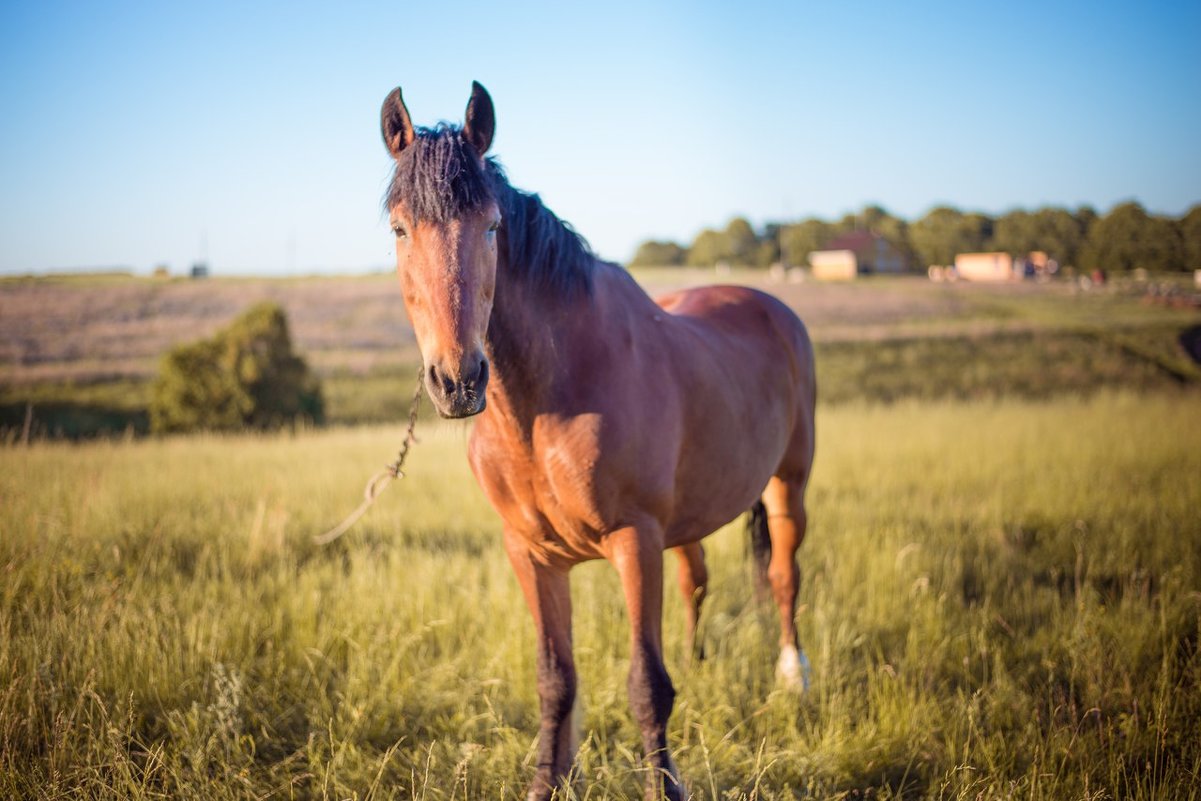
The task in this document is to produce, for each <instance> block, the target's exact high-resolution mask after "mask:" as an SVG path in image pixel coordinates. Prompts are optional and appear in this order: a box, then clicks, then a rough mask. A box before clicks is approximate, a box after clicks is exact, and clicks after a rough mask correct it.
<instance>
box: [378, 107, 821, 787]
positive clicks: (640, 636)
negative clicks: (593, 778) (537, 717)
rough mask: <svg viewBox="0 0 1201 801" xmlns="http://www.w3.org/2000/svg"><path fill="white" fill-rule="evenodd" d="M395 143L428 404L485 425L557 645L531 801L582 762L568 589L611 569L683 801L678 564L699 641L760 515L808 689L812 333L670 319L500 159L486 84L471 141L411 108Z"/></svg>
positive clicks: (740, 310)
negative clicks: (670, 728) (805, 570)
mask: <svg viewBox="0 0 1201 801" xmlns="http://www.w3.org/2000/svg"><path fill="white" fill-rule="evenodd" d="M382 128H383V136H384V142H385V144H386V145H387V147H388V151H389V152H390V153H391V154H392V157H393V158H394V159H395V160H396V164H395V172H394V175H393V179H392V183H391V186H390V188H389V191H388V195H387V199H386V205H387V210H388V213H389V215H390V219H391V226H392V230H393V232H394V233H395V235H396V261H397V272H398V274H399V277H400V286H401V290H402V292H403V295H404V302H405V307H406V309H407V310H408V313H409V317H410V319H411V321H412V324H413V329H414V331H415V332H416V335H417V343H418V346H419V348H420V350H421V355H422V359H423V360H424V362H425V365H426V372H425V375H426V388H427V390H428V392H429V395H430V397H431V398H432V400H433V403H434V405H435V407H436V408H437V410H438V412H439V413H440V414H441V415H442V416H443V417H467V416H470V415H475V414H478V415H479V420H478V421H477V422H476V424H475V427H474V431H473V432H472V434H471V440H470V445H469V457H470V462H471V467H472V470H473V471H474V473H475V476H476V479H477V480H478V481H479V483H480V485H481V486H482V487H483V489H484V492H485V494H486V495H487V497H488V499H489V501H490V502H491V503H492V505H493V507H495V509H496V511H497V512H498V513H499V515H500V517H501V520H502V521H503V524H504V541H505V550H506V551H507V552H508V556H509V559H510V561H511V562H512V565H513V570H514V572H516V574H517V578H518V581H519V582H520V583H521V588H522V591H523V592H524V593H525V597H526V601H527V602H528V604H529V608H530V611H531V612H532V613H533V617H534V623H535V626H536V628H537V634H538V695H539V699H540V701H541V712H542V724H541V734H540V739H539V744H538V764H537V771H536V773H535V775H534V779H533V783H532V786H531V788H530V790H529V798H531V799H545V798H549V797H550V796H551V794H552V792H553V791H554V790H555V788H556V787H558V786H559V785H560V783H561V782H562V781H563V780H564V779H565V777H566V776H567V774H568V772H569V770H570V768H571V765H572V761H573V758H574V754H575V748H576V740H575V734H574V731H573V727H572V724H571V720H570V719H571V717H572V714H571V713H572V707H573V705H574V702H575V699H576V672H575V667H574V664H573V661H572V646H571V593H570V591H569V586H568V571H569V570H570V569H571V567H572V566H573V565H575V564H578V563H579V562H583V561H586V560H589V559H597V558H604V559H607V560H609V562H610V563H611V564H612V565H613V566H614V568H616V570H617V572H618V574H619V576H620V578H621V584H622V589H623V592H624V595H625V602H626V606H627V608H628V610H629V618H630V674H629V684H628V687H629V695H630V705H631V707H632V709H633V712H634V716H635V718H636V719H637V721H638V724H639V726H640V728H641V731H642V743H643V748H644V750H645V754H646V758H647V760H648V761H649V762H650V764H651V767H652V768H653V769H652V770H651V771H649V777H650V778H649V780H648V787H647V794H648V797H654V798H658V797H659V796H660V794H662V795H665V796H666V797H668V798H671V799H678V798H683V797H684V796H685V795H686V794H685V792H684V790H683V786H682V785H681V783H680V779H679V776H678V774H677V771H676V768H675V765H674V763H673V762H672V759H671V756H670V754H669V752H668V748H667V738H666V733H667V721H668V717H669V716H670V715H671V709H672V703H673V699H674V696H675V690H674V689H673V687H672V683H671V679H670V677H669V676H668V674H667V670H666V669H665V668H664V665H663V647H662V636H661V624H662V607H663V552H664V550H666V549H668V548H671V549H673V550H674V551H675V552H676V554H677V556H678V557H679V581H680V588H681V590H682V591H683V593H684V597H685V599H686V601H687V606H688V609H689V615H688V631H689V640H690V642H692V641H693V637H694V635H695V630H696V624H697V615H698V613H699V611H700V605H701V601H702V600H703V599H704V596H705V584H706V579H707V573H706V569H705V559H704V552H703V551H702V549H701V539H702V538H703V537H705V536H706V535H708V534H709V533H711V532H713V531H715V530H716V529H718V528H720V527H721V526H723V525H725V524H726V523H728V522H730V521H731V520H733V519H734V518H735V517H737V516H738V515H739V514H740V513H742V512H744V511H746V510H747V509H748V508H749V507H751V506H752V504H754V505H756V506H758V502H757V499H761V502H762V505H763V506H762V507H759V509H758V511H759V514H758V515H757V518H758V519H759V520H761V521H762V520H764V519H766V522H767V525H766V528H767V532H766V535H765V539H766V538H770V560H769V562H768V563H767V564H766V566H765V568H764V569H765V572H766V575H767V578H768V580H769V582H770V585H771V591H772V595H773V597H774V599H775V602H776V604H777V605H778V606H779V610H780V647H781V655H780V661H779V663H778V672H779V675H780V677H781V679H782V680H783V681H785V682H786V683H789V684H793V685H799V684H800V683H801V682H802V680H803V671H804V670H805V662H804V656H803V655H802V654H801V652H800V650H799V648H798V644H797V632H796V624H795V621H794V609H795V605H796V594H797V577H798V571H797V564H796V550H797V547H798V546H799V545H800V544H801V540H802V539H803V538H804V536H805V506H804V494H805V485H806V483H807V482H808V479H809V473H810V468H811V466H812V464H813V447H814V441H813V440H814V431H813V410H814V402H815V384H814V375H813V350H812V346H811V344H810V341H809V337H808V334H807V333H806V331H805V327H804V325H802V323H801V321H800V320H799V319H797V317H796V315H795V314H793V312H792V311H791V310H789V309H788V308H787V307H786V306H784V305H783V304H782V303H780V302H779V301H778V300H776V299H775V298H772V297H771V296H769V295H766V294H763V293H760V292H756V291H754V290H751V289H746V288H742V287H733V286H722V287H709V288H704V289H692V290H686V291H682V292H677V293H674V294H672V295H669V296H668V297H665V298H661V299H659V301H658V303H657V304H656V302H655V301H652V300H651V299H650V298H649V297H648V296H647V295H646V293H645V292H643V290H642V289H641V287H639V286H638V284H637V283H635V282H634V280H633V279H632V278H631V277H630V276H629V274H628V273H626V272H625V271H624V270H623V269H621V268H620V267H618V266H616V265H613V264H608V263H605V262H602V261H599V260H598V259H596V258H595V257H594V256H593V255H592V253H591V252H590V250H589V249H588V247H587V245H586V244H584V242H583V241H582V240H581V239H580V238H579V236H577V235H576V234H575V233H574V232H573V231H572V230H571V229H570V228H569V227H568V226H567V225H566V224H564V223H563V222H561V221H560V220H559V219H558V218H557V217H555V215H554V214H552V213H551V212H550V211H549V210H548V209H547V208H546V207H545V206H544V205H543V204H542V201H541V200H540V199H539V198H538V196H537V195H531V194H526V193H524V192H521V191H519V190H517V189H514V188H513V187H511V186H510V185H509V183H508V180H507V179H506V177H505V175H504V173H503V172H502V171H501V169H500V167H499V165H498V164H497V163H496V162H495V160H493V159H490V158H485V155H484V154H485V153H487V151H488V148H489V147H490V146H491V144H492V136H493V131H494V129H495V116H494V111H493V105H492V99H491V98H490V97H489V96H488V93H487V92H486V91H485V90H484V88H483V87H482V86H480V85H479V84H478V83H476V84H473V87H472V93H471V100H470V102H469V103H468V105H467V114H466V121H465V123H464V125H463V126H462V128H457V127H453V126H449V125H446V124H441V125H439V126H437V127H435V128H432V129H430V128H415V127H414V126H413V124H412V121H411V120H410V117H409V113H408V110H407V109H406V108H405V105H404V101H403V100H402V98H401V93H400V89H399V88H398V89H396V90H395V91H393V92H392V93H391V94H389V95H388V97H387V99H386V100H385V101H384V106H383V111H382ZM763 507H765V510H764V508H763ZM764 550H765V551H766V548H765V549H764Z"/></svg>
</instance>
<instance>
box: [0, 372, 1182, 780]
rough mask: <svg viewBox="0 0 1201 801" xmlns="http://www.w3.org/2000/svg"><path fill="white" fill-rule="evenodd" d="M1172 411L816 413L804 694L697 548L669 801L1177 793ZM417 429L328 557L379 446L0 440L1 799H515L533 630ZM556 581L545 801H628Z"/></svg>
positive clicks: (495, 530)
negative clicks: (553, 743) (565, 714)
mask: <svg viewBox="0 0 1201 801" xmlns="http://www.w3.org/2000/svg"><path fill="white" fill-rule="evenodd" d="M405 394H407V392H406V393H405ZM1196 409H1197V405H1196V397H1195V395H1192V394H1190V393H1179V392H1166V393H1165V392H1152V393H1149V394H1133V393H1113V392H1109V391H1101V392H1097V393H1094V394H1092V395H1091V396H1089V397H1086V398H1078V397H1066V396H1061V397H1058V398H1055V399H1052V400H1048V401H1019V400H981V401H969V402H953V401H935V402H920V403H919V402H917V401H912V400H910V401H901V402H898V403H894V404H891V405H887V406H884V405H878V404H865V403H860V402H853V403H847V404H843V405H840V406H834V407H829V408H825V409H823V410H822V412H821V415H820V418H819V437H820V439H819V445H818V462H817V469H816V472H815V475H814V480H813V485H812V489H811V496H810V499H811V506H810V509H811V511H810V518H811V521H812V525H811V529H810V534H809V538H808V540H807V541H806V543H805V545H804V547H803V548H802V551H801V557H802V559H801V563H802V576H803V579H802V582H803V583H802V596H801V604H802V611H801V612H800V615H799V623H800V628H801V632H802V638H803V641H804V643H805V644H806V646H807V649H808V652H809V656H810V658H811V659H812V661H813V668H814V685H813V688H812V690H811V692H810V693H809V694H808V695H806V696H804V697H801V698H798V697H796V696H793V695H791V694H789V693H787V692H784V691H780V690H778V689H776V687H775V685H774V683H773V678H772V670H773V663H774V657H775V654H774V648H773V643H774V639H775V637H774V632H775V622H774V620H773V619H772V614H771V612H770V610H765V609H763V608H760V607H757V606H756V605H755V604H754V603H753V602H752V600H751V592H750V590H749V587H748V576H749V567H748V565H747V562H746V557H745V553H744V542H743V539H742V532H741V530H740V527H739V526H737V525H735V526H731V527H729V528H728V529H726V530H723V531H721V532H719V533H718V534H716V535H715V536H714V537H712V538H710V539H709V540H708V541H707V542H708V553H709V565H710V569H711V572H712V574H713V580H712V584H711V593H710V600H709V601H707V603H706V609H705V615H704V620H703V624H702V625H703V636H704V639H705V643H706V647H707V652H708V655H709V658H708V659H707V660H706V661H705V662H703V663H701V664H700V665H696V666H692V667H687V666H686V664H685V659H684V654H683V642H682V640H683V611H682V605H681V603H680V601H679V599H678V598H677V597H676V595H675V594H674V593H671V594H669V597H668V603H667V625H666V636H667V643H666V650H667V660H668V666H669V669H670V670H671V672H672V674H673V676H674V678H675V682H676V685H677V688H678V690H679V696H678V699H677V704H676V709H675V713H674V715H673V717H672V721H671V729H670V737H671V741H672V743H673V744H674V746H675V748H676V756H677V761H678V762H679V764H680V768H681V771H682V773H683V775H684V777H685V778H686V780H687V781H688V783H689V787H690V789H691V790H692V792H693V793H695V794H696V797H697V798H721V799H726V798H730V799H734V798H762V799H792V798H866V797H878V798H963V799H967V798H972V799H975V798H998V799H1000V798H1031V799H1042V798H1046V799H1052V798H1054V799H1058V798H1090V799H1091V798H1136V799H1175V798H1181V799H1190V798H1191V799H1195V798H1197V797H1198V795H1199V791H1198V789H1197V787H1198V777H1199V775H1201V742H1199V740H1198V737H1197V731H1198V726H1199V725H1201V651H1199V647H1201V646H1199V642H1201V524H1199V523H1198V519H1199V518H1198V514H1197V510H1198V508H1201V478H1199V477H1201V427H1198V426H1197V424H1196V422H1197V416H1196ZM420 433H421V434H422V441H421V443H420V444H419V445H418V446H417V448H416V449H415V451H414V453H413V455H412V458H411V461H410V467H411V469H410V477H409V478H407V479H406V480H405V481H404V482H401V483H400V484H399V485H397V486H395V487H393V488H392V489H390V490H389V491H388V493H387V494H385V495H384V496H383V498H382V499H381V501H380V503H379V504H378V505H377V507H376V508H375V509H373V510H372V511H371V512H370V513H369V515H368V516H367V517H366V518H365V519H364V520H362V521H361V522H360V524H359V526H358V527H357V528H356V529H354V530H353V531H352V532H351V533H350V534H348V535H347V536H345V537H344V538H343V539H342V540H339V541H338V542H336V543H335V544H333V545H331V546H327V547H324V548H320V547H317V546H315V545H314V544H313V543H312V542H311V540H310V536H311V535H312V534H315V533H318V532H319V531H321V530H323V529H325V528H327V527H329V526H331V525H333V524H334V523H335V522H337V520H338V519H339V518H340V517H341V516H342V515H343V514H344V513H346V512H348V511H349V510H350V508H351V507H352V506H353V505H354V504H355V503H356V502H357V499H358V496H359V493H360V492H361V488H362V483H363V481H364V480H365V479H366V477H367V475H368V474H370V473H371V472H373V471H374V470H375V469H377V466H378V465H380V464H382V463H383V462H384V461H386V460H388V459H390V458H391V457H392V455H393V452H394V450H395V448H396V446H397V445H398V444H399V439H400V436H401V434H402V427H401V426H399V425H393V426H386V427H378V428H359V429H331V430H325V431H316V432H313V431H308V432H301V433H299V434H295V435H279V436H270V437H269V436H239V437H194V438H178V439H159V440H141V441H139V440H133V441H100V442H93V443H88V444H84V445H73V446H72V445H67V444H56V443H38V444H35V445H34V446H32V447H30V448H28V449H22V448H13V447H10V448H7V449H4V450H0V460H2V462H0V467H2V469H0V575H2V576H3V579H2V580H0V797H3V798H46V799H52V798H72V799H75V798H81V797H82V798H135V799H149V798H206V799H208V798H212V799H222V798H266V797H272V798H359V799H366V798H372V799H383V798H425V799H454V798H471V799H474V798H506V799H507V798H519V797H520V792H521V788H522V785H523V783H524V782H525V781H526V780H527V779H528V778H529V777H530V776H531V774H532V764H531V760H532V751H531V747H530V746H531V741H532V738H533V736H534V733H535V732H536V729H537V702H536V696H535V691H534V664H533V662H534V653H533V631H532V623H531V622H530V619H529V615H528V614H527V612H526V611H525V609H524V604H523V602H522V599H521V597H520V593H519V591H518V589H517V586H516V583H515V580H514V579H513V578H512V576H511V575H510V571H509V568H508V566H507V562H506V560H505V558H504V555H503V551H502V548H501V544H500V534H499V526H498V524H497V521H496V519H495V518H494V516H493V515H492V513H491V512H490V511H489V509H488V508H487V505H486V504H485V503H484V501H483V499H482V497H481V495H480V493H479V491H478V490H477V488H476V487H475V484H474V482H473V481H472V480H471V478H470V476H469V473H468V471H467V469H466V466H465V461H464V457H463V451H464V446H465V437H466V431H465V429H464V428H462V427H458V426H446V427H437V426H433V425H426V426H425V427H424V429H423V430H422V431H421V432H420ZM669 569H672V570H674V565H671V566H669ZM668 587H669V588H671V587H674V581H669V582H668ZM573 595H574V605H575V610H576V628H575V632H576V643H577V644H576V655H577V659H578V663H579V670H580V675H581V689H582V693H583V701H584V707H585V717H584V727H585V740H584V744H583V746H582V749H581V752H580V759H579V768H580V781H579V782H578V783H577V784H576V785H575V788H574V791H573V792H574V793H575V795H576V796H577V797H579V798H590V799H601V798H626V797H639V794H640V790H641V774H640V770H641V768H640V765H639V761H638V759H637V755H636V748H637V742H638V736H637V733H636V729H635V726H634V725H633V723H632V721H631V717H630V713H629V711H628V710H627V707H626V699H625V689H624V688H625V672H626V668H627V665H628V652H627V630H626V624H625V617H624V610H623V608H622V603H621V600H620V591H619V589H618V585H617V582H616V580H615V577H614V575H613V572H612V570H611V569H610V568H609V567H608V566H607V565H605V564H603V563H592V564H587V565H583V566H581V567H579V568H577V569H576V570H575V571H574V572H573Z"/></svg>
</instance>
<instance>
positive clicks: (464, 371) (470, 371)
mask: <svg viewBox="0 0 1201 801" xmlns="http://www.w3.org/2000/svg"><path fill="white" fill-rule="evenodd" d="M425 386H426V389H427V390H428V391H429V394H430V399H431V400H432V401H433V402H434V408H435V409H436V410H437V411H438V414H440V415H441V416H443V417H446V418H450V419H458V418H461V417H471V416H472V415H473V414H479V413H480V412H482V411H484V406H485V405H486V404H487V400H486V398H485V395H484V391H485V390H486V389H487V387H488V360H487V359H486V358H484V357H483V356H482V355H478V354H477V355H476V356H472V357H468V358H465V359H464V360H463V363H462V364H461V365H460V366H459V369H458V371H457V375H450V374H449V371H448V370H446V369H444V368H439V367H438V366H437V365H433V364H431V365H430V366H429V367H428V368H427V369H426V371H425Z"/></svg>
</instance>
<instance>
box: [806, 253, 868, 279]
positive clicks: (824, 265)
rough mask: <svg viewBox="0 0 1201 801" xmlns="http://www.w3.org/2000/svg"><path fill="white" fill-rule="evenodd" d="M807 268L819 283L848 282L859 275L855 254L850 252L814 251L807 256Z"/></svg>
mask: <svg viewBox="0 0 1201 801" xmlns="http://www.w3.org/2000/svg"><path fill="white" fill-rule="evenodd" d="M809 266H810V267H812V268H813V277H814V278H816V279H817V280H819V281H848V280H850V279H852V278H854V277H855V276H856V275H858V273H859V269H858V264H857V263H856V259H855V253H854V252H853V251H850V250H815V251H813V252H812V253H810V254H809Z"/></svg>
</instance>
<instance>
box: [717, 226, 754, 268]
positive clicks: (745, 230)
mask: <svg viewBox="0 0 1201 801" xmlns="http://www.w3.org/2000/svg"><path fill="white" fill-rule="evenodd" d="M725 234H726V255H725V259H726V261H728V262H730V263H731V264H740V265H742V266H744V267H746V266H751V265H753V264H755V258H756V256H757V255H758V251H759V237H757V236H756V235H755V229H754V228H753V227H751V224H750V223H749V222H748V221H747V220H746V218H745V217H735V218H734V219H732V220H730V222H729V224H728V225H726V231H725Z"/></svg>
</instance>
